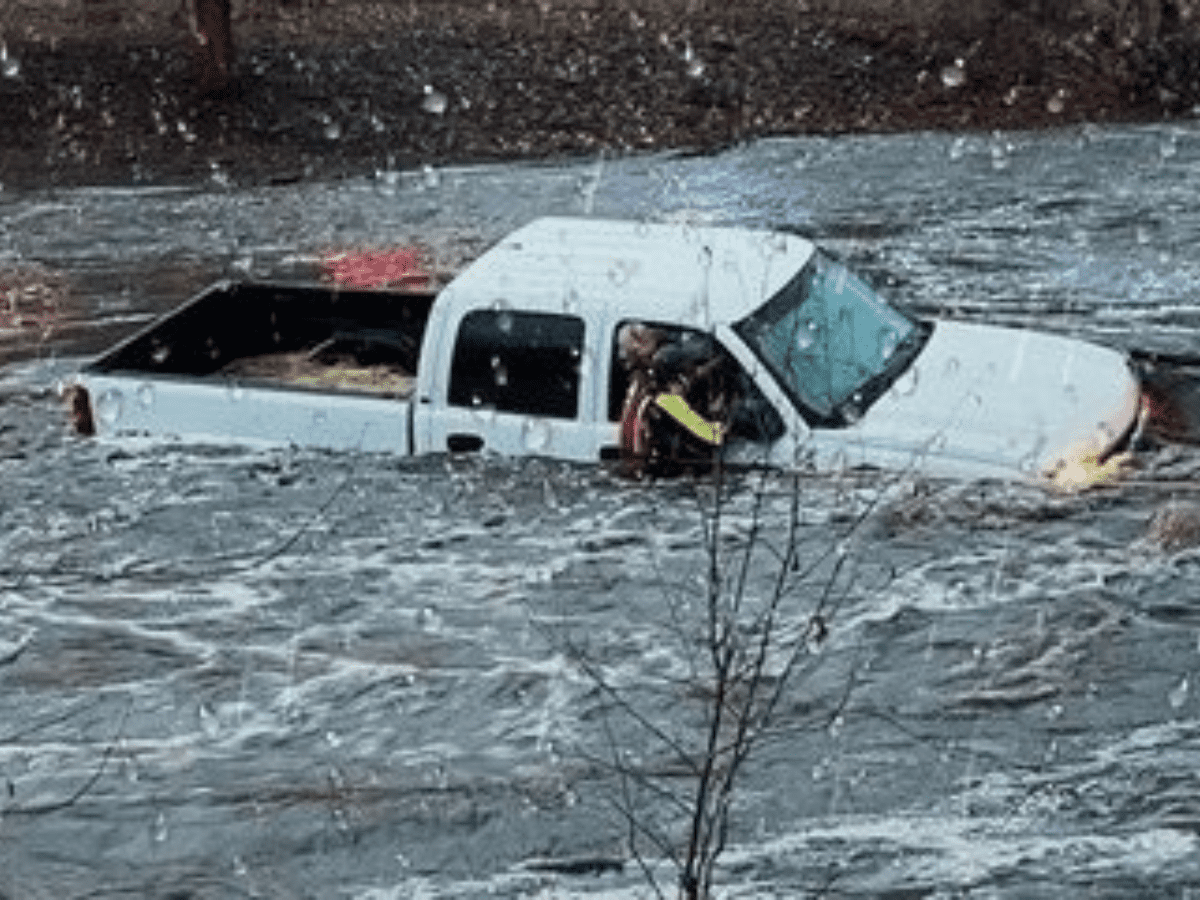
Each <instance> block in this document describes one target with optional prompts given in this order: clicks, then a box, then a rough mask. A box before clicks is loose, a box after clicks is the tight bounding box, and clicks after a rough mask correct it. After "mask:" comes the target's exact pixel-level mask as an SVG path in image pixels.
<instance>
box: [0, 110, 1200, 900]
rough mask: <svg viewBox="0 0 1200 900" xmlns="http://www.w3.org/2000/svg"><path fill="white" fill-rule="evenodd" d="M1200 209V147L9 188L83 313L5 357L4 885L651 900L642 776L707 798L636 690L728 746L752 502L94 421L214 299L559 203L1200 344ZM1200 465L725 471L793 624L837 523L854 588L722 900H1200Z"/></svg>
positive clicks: (918, 148) (660, 868) (870, 153)
mask: <svg viewBox="0 0 1200 900" xmlns="http://www.w3.org/2000/svg"><path fill="white" fill-rule="evenodd" d="M1197 196H1200V127H1194V126H1191V125H1187V124H1183V125H1180V124H1172V125H1161V126H1137V127H1105V128H1083V129H1072V130H1065V131H1059V132H1043V133H1037V134H995V135H982V134H973V135H933V134H916V135H893V136H882V137H859V138H836V139H820V138H812V139H787V140H770V141H763V142H760V143H756V144H753V145H749V146H745V147H738V148H733V149H730V150H728V151H726V152H724V153H722V154H719V155H716V156H706V157H671V156H648V157H635V158H624V159H609V160H604V159H597V160H587V161H582V162H569V163H550V164H544V165H538V166H522V167H516V168H510V167H504V166H483V167H473V168H455V169H444V170H434V169H428V170H423V171H418V172H392V171H381V172H378V173H376V175H375V176H374V177H371V178H363V179H356V180H347V181H340V182H336V183H295V184H287V185H277V186H270V187H239V186H238V185H236V184H233V183H231V181H230V180H229V178H228V177H226V176H225V175H224V174H223V173H222V172H221V171H220V170H219V169H216V168H214V170H213V177H212V179H211V180H210V181H209V182H208V183H205V184H202V185H186V186H178V187H161V186H160V187H142V186H134V187H130V188H127V189H116V188H103V189H99V188H97V189H86V188H83V189H58V190H45V191H30V192H16V191H13V190H6V191H0V268H3V267H5V266H8V267H13V266H17V265H28V264H30V263H37V264H39V265H40V266H42V267H44V268H45V269H46V270H48V271H54V272H58V273H62V274H63V276H64V277H65V278H66V279H68V280H69V282H70V284H71V286H72V293H71V295H70V300H69V301H68V303H67V305H66V306H65V307H64V316H63V317H62V319H61V321H59V322H58V323H57V324H56V325H55V327H54V329H52V330H50V331H47V332H40V333H37V334H34V335H32V336H31V335H30V334H29V333H28V330H27V329H25V330H23V329H20V328H9V329H8V330H7V331H0V341H3V344H2V347H3V349H4V350H5V352H6V353H7V356H6V357H5V358H6V359H8V360H10V362H9V363H8V364H7V365H6V366H5V367H4V368H2V369H0V686H2V689H0V896H2V897H12V898H22V900H23V898H27V897H30V898H32V897H48V896H54V897H58V898H66V897H85V896H86V897H93V898H94V897H158V898H168V897H169V898H185V897H187V898H193V897H194V898H225V897H270V898H292V897H296V898H299V897H320V898H326V897H329V898H334V897H337V898H342V897H345V898H355V900H393V898H397V900H398V898H406V897H426V898H431V897H447V898H448V897H455V898H458V897H483V896H498V897H513V898H515V897H544V898H550V897H614V898H616V897H621V898H624V897H630V898H632V897H642V896H652V894H651V893H650V890H649V888H648V887H647V886H646V881H645V878H644V875H643V873H642V872H641V871H640V870H639V868H638V866H637V865H636V864H635V863H634V861H633V860H632V859H631V855H630V833H631V832H630V828H629V826H628V822H627V821H626V818H625V817H624V816H623V815H622V813H621V808H622V806H623V804H624V800H625V799H626V798H627V797H628V794H627V793H625V790H626V789H627V788H628V785H629V779H625V780H624V781H623V780H622V779H621V778H619V777H615V776H614V775H613V772H612V769H613V767H612V766H611V765H610V763H611V762H612V761H613V760H619V761H621V767H622V768H624V769H625V770H626V771H627V773H634V774H636V775H642V776H644V777H645V778H646V779H647V781H646V782H642V783H643V784H649V783H653V784H654V785H659V786H662V788H663V790H667V789H676V788H680V787H686V784H687V777H686V773H683V772H682V771H681V766H680V765H679V760H678V759H677V758H675V756H673V755H672V754H671V753H667V752H665V751H664V749H663V747H662V746H661V745H660V744H658V743H656V742H655V741H654V740H653V739H652V734H651V733H650V731H649V730H648V729H647V728H645V727H640V726H638V725H637V723H636V722H632V721H630V719H629V717H628V716H621V715H619V713H620V710H616V711H614V709H613V703H612V696H611V694H610V693H609V692H606V691H605V690H603V689H602V688H601V686H600V680H603V683H604V684H606V685H608V686H610V687H612V688H613V689H614V691H617V692H619V693H620V695H621V696H622V697H624V698H627V699H628V702H629V703H630V704H631V705H633V706H635V707H636V709H637V710H639V711H640V712H641V713H642V714H643V715H644V717H645V721H646V722H649V723H652V724H653V725H654V727H655V728H657V729H662V730H663V731H665V732H667V733H670V734H671V735H673V736H674V737H675V739H676V740H677V741H678V742H679V743H681V744H682V745H684V746H692V745H694V744H695V742H697V741H699V740H700V716H701V713H702V709H703V704H704V701H705V696H706V695H705V693H704V691H703V690H699V689H697V688H696V686H694V685H692V686H690V687H687V686H686V682H687V676H688V674H689V673H690V672H691V671H693V670H694V668H695V667H696V666H697V665H699V664H700V663H701V662H702V661H703V653H702V650H699V649H697V645H696V644H695V643H693V642H692V637H693V636H694V634H695V632H696V628H695V626H696V623H698V622H699V621H701V612H702V607H703V601H704V590H705V579H704V572H705V571H706V566H707V552H706V547H707V544H706V532H705V525H704V523H705V521H706V520H705V519H704V516H703V513H702V510H704V509H708V508H710V507H709V506H706V504H708V503H710V501H711V496H712V485H711V484H709V483H700V484H695V483H693V482H690V481H680V482H670V483H658V484H645V483H638V484H632V483H629V482H626V481H623V480H621V479H620V478H618V477H616V476H615V475H613V474H612V473H610V472H607V471H605V470H603V469H600V468H595V467H586V466H571V465H565V464H562V463H558V462H553V461H547V460H542V459H523V460H505V459H498V458H482V459H476V458H470V457H463V458H445V457H437V458H429V459H421V460H412V459H403V458H396V457H390V456H387V455H356V454H329V453H321V452H315V451H305V450H296V449H279V450H271V451H250V450H244V449H239V448H236V447H212V446H196V445H180V444H173V443H152V442H144V443H132V442H126V443H120V444H112V443H101V442H96V441H91V440H87V439H82V438H78V437H75V436H73V435H71V434H70V433H69V432H68V430H67V428H66V423H65V417H64V414H63V410H62V408H61V403H60V401H59V399H58V396H57V390H56V386H57V385H58V384H59V380H60V379H61V378H63V377H65V376H66V375H68V374H69V372H70V371H71V370H72V368H73V367H74V366H76V365H78V362H79V360H80V359H81V358H82V355H83V354H86V353H89V352H93V351H95V350H98V349H100V347H102V346H104V344H105V343H107V341H109V340H111V339H112V338H113V337H114V336H115V335H117V334H120V333H123V332H128V331H129V330H130V329H131V328H134V327H137V325H138V324H140V323H142V322H145V321H146V320H148V319H149V318H150V317H152V316H154V315H156V314H157V313H160V312H162V311H164V310H166V309H169V308H170V307H171V306H173V305H174V304H175V303H177V302H179V301H180V300H182V299H184V297H186V296H187V295H188V294H189V293H190V292H192V291H194V290H196V289H199V288H200V287H201V286H203V285H204V284H205V283H206V282H207V281H208V280H210V279H212V278H215V277H219V276H230V277H246V276H253V277H290V276H292V275H295V274H296V273H297V271H301V272H303V271H305V267H306V266H308V265H309V263H310V261H311V259H312V258H313V256H314V255H315V254H317V253H319V252H320V251H321V250H322V249H325V248H329V247H346V246H379V245H394V244H397V243H407V242H410V241H419V242H420V243H422V244H424V245H425V246H427V247H429V248H431V250H432V251H433V252H434V253H435V255H436V257H437V260H438V264H439V266H440V267H443V268H446V269H450V270H452V269H454V268H457V267H458V266H460V265H461V264H462V262H463V260H465V259H467V258H469V257H470V256H471V255H472V254H473V253H476V252H478V250H479V249H481V248H482V247H484V246H486V245H487V244H488V243H489V242H491V241H493V240H495V239H496V238H498V237H500V236H501V235H502V234H504V233H505V232H507V231H508V230H510V229H511V228H513V227H516V226H517V225H520V224H523V223H524V222H526V221H528V220H529V219H531V218H533V217H535V216H537V215H542V214H551V213H557V214H594V215H604V216H619V217H632V218H644V219H651V220H673V221H685V222H715V223H733V224H742V225H755V226H764V225H765V226H778V227H787V228H792V229H796V230H799V231H801V232H803V233H805V234H809V235H811V236H814V237H816V238H817V239H818V240H820V241H821V242H822V243H823V244H825V245H827V246H829V247H831V248H832V249H834V250H835V251H837V252H839V253H840V254H842V255H843V256H845V257H846V258H847V259H848V260H850V261H851V262H852V263H853V264H854V265H855V266H856V267H857V268H859V269H860V270H862V271H864V272H865V273H867V274H868V275H869V276H870V277H871V278H872V279H873V280H874V282H875V283H876V284H877V285H879V286H880V287H881V289H883V290H884V292H885V293H887V294H888V295H889V296H891V297H892V298H894V299H895V300H896V301H898V302H901V303H905V304H907V305H909V306H910V307H911V308H913V309H915V310H916V311H917V312H919V313H921V314H923V315H930V316H932V315H940V316H952V317H958V318H963V319H970V320H974V321H984V322H992V323H997V324H1009V325H1019V326H1023V327H1036V328H1040V329H1044V330H1050V331H1055V332H1058V333H1063V334H1069V335H1074V336H1077V337H1081V338H1085V339H1089V340H1093V341H1097V342H1100V343H1105V344H1108V345H1111V346H1115V347H1119V348H1131V347H1141V348H1148V349H1158V350H1171V351H1178V352H1194V351H1195V350H1196V349H1197V340H1196V338H1197V334H1198V329H1197V326H1198V325H1200V322H1198V321H1197V310H1200V306H1197V305H1196V303H1195V300H1194V297H1193V294H1194V291H1195V289H1196V287H1197V286H1198V285H1200V271H1198V268H1197V267H1198V266H1200V262H1198V261H1197V260H1196V259H1195V258H1194V253H1193V252H1192V250H1193V248H1194V246H1195V244H1196V237H1197V230H1198V229H1200V203H1197V202H1196V199H1195V198H1196V197H1197ZM1198 474H1200V454H1198V453H1197V452H1196V451H1194V450H1190V449H1184V448H1167V449H1164V450H1161V451H1159V452H1157V453H1156V454H1153V455H1152V456H1151V457H1150V458H1148V459H1147V460H1146V461H1145V464H1144V468H1143V470H1141V471H1140V472H1138V473H1137V474H1136V475H1135V477H1134V478H1133V479H1132V480H1131V481H1130V482H1129V483H1126V484H1124V485H1122V486H1118V487H1111V488H1104V489H1101V490H1098V491H1095V492H1091V493H1085V494H1081V495H1077V496H1053V495H1050V494H1047V493H1045V492H1043V491H1041V490H1040V489H1038V488H1036V487H1032V486H1026V485H1014V484H1000V483H967V482H933V481H928V480H925V479H922V478H920V477H919V473H918V475H917V476H912V475H909V476H906V477H904V478H896V477H891V476H879V477H874V478H868V477H865V476H856V477H855V478H853V479H849V478H845V477H842V478H827V479H817V478H806V479H803V480H802V481H801V482H799V483H798V484H793V483H791V482H790V481H788V480H787V479H785V478H782V477H770V478H767V479H766V480H765V481H759V480H757V479H756V478H750V477H746V478H742V479H740V480H735V481H733V482H731V483H729V484H726V485H725V487H724V489H723V498H724V501H723V502H724V516H723V519H722V529H721V538H720V547H721V553H722V554H723V557H722V558H724V559H728V560H736V558H737V554H739V553H741V552H743V551H744V550H745V549H746V548H747V546H749V545H754V547H755V549H756V556H755V559H756V560H757V562H756V563H755V564H754V565H753V566H752V567H751V577H750V578H749V580H748V582H747V584H748V585H749V588H748V590H749V591H750V594H752V595H754V593H755V592H757V591H762V590H769V588H768V587H766V586H767V585H769V580H768V579H769V577H770V574H771V572H772V571H773V570H772V565H773V558H772V557H771V554H770V552H769V551H770V550H771V549H772V548H778V547H779V546H780V542H781V541H782V540H783V537H782V536H783V535H785V534H786V533H787V526H788V522H789V516H790V510H791V509H792V505H791V498H792V496H793V494H794V493H795V492H799V498H800V501H801V502H800V504H799V521H798V531H797V544H798V547H799V548H800V552H801V555H802V556H803V558H804V559H806V560H808V559H812V560H818V561H819V560H825V561H826V562H827V563H828V565H836V566H837V567H838V572H839V580H838V581H837V582H836V583H835V589H834V591H833V597H834V601H832V602H831V603H830V605H829V606H828V607H827V608H826V609H825V610H824V612H823V624H824V625H825V628H826V630H827V635H826V636H825V637H824V640H822V641H812V642H810V644H808V645H805V646H804V647H803V648H802V653H801V662H802V665H801V666H800V668H799V670H798V672H797V676H796V677H795V678H794V679H793V681H792V682H791V683H790V686H789V688H788V690H787V692H786V693H785V695H784V696H783V698H782V701H781V703H780V705H779V707H778V708H777V710H776V715H775V718H774V721H773V726H774V727H773V729H772V730H771V731H770V732H769V733H768V734H767V735H766V736H765V737H764V740H763V741H762V743H761V744H759V745H758V747H757V752H756V753H755V755H754V756H753V757H752V758H751V762H750V764H749V766H748V768H747V770H746V771H745V774H744V778H743V780H742V781H741V782H740V786H739V790H738V791H737V793H736V795H735V799H734V806H733V810H732V830H731V833H730V835H729V847H728V850H727V852H726V853H725V854H724V856H723V857H722V860H721V865H720V868H719V870H718V883H719V885H720V893H721V895H722V896H727V897H772V896H778V897H795V896H838V897H897V898H898V897H945V898H949V897H979V898H983V897H986V898H1017V897H1020V898H1031V897H1055V898H1058V897H1112V898H1117V897H1121V898H1128V897H1154V898H1161V897H1173V898H1187V897H1193V898H1195V897H1200V836H1198V829H1200V700H1198V698H1197V687H1198V686H1200V685H1198V684H1197V679H1198V678H1200V549H1198V548H1200V501H1197V500H1196V485H1197V484H1200V481H1197V480H1196V479H1197V475H1198ZM759 501H761V502H759ZM756 509H757V510H758V512H757V513H756V512H755V510H756ZM830 560H832V561H833V562H829V561H830ZM817 571H818V574H817V575H816V576H815V581H814V582H813V583H812V584H809V585H807V586H804V587H802V588H801V589H798V590H797V591H796V592H795V594H794V596H791V597H790V598H789V600H788V602H787V604H785V607H784V613H785V618H788V617H790V618H788V621H789V622H790V623H791V625H788V626H787V627H785V631H784V634H795V633H796V629H797V628H800V627H803V625H804V624H805V623H808V622H811V616H812V614H813V612H814V609H815V608H816V607H815V605H816V604H817V603H818V602H819V594H820V590H821V586H822V585H824V584H827V583H828V582H827V581H826V580H824V579H825V577H826V576H825V575H822V574H820V573H821V572H824V573H826V575H827V574H828V571H829V570H828V567H826V568H825V569H822V568H821V566H820V565H817ZM813 584H815V585H816V587H814V586H813ZM1193 591H1195V592H1196V593H1193ZM788 628H791V630H790V631H789V630H788ZM584 662H586V663H587V664H586V665H584V664H582V663H584ZM655 797H657V798H658V799H657V800H656V799H654V798H655ZM640 800H643V801H645V802H644V803H639V805H638V806H637V810H636V812H637V818H638V820H639V822H641V823H643V824H644V825H645V826H646V828H647V830H655V831H660V832H661V833H662V834H664V835H667V836H668V837H669V838H671V839H674V838H676V837H678V835H679V834H680V832H679V831H678V829H677V825H678V818H677V816H675V813H674V809H673V807H672V806H671V805H670V802H669V801H668V800H666V799H665V797H664V796H663V795H650V794H646V793H644V792H643V793H642V794H641V795H640ZM643 847H644V845H643ZM644 849H646V848H645V847H644ZM646 852H647V853H648V854H649V855H648V857H647V860H646V863H647V865H648V866H649V868H650V870H651V871H652V872H654V873H656V874H657V875H658V876H659V877H660V879H661V881H662V884H663V885H665V890H666V892H667V894H668V895H669V894H671V893H672V892H673V886H672V884H671V878H672V875H671V871H672V870H671V867H670V864H669V862H667V861H666V860H665V859H662V858H661V856H659V855H656V854H655V853H653V852H651V851H650V850H649V849H646Z"/></svg>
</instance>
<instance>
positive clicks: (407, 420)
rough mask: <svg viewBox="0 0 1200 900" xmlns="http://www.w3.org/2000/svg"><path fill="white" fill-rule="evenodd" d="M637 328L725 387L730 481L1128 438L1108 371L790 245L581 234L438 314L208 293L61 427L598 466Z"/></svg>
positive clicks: (1004, 457)
mask: <svg viewBox="0 0 1200 900" xmlns="http://www.w3.org/2000/svg"><path fill="white" fill-rule="evenodd" d="M629 323H642V324H646V325H650V326H654V327H656V328H658V329H659V333H662V334H666V335H668V336H669V338H670V339H671V340H673V341H678V342H682V343H685V344H686V343H687V342H689V341H693V342H707V344H705V346H706V347H707V348H708V349H709V350H710V351H711V352H716V353H720V354H723V355H724V356H726V357H727V360H726V361H727V362H728V363H729V365H731V366H734V367H735V368H736V370H737V372H738V376H739V378H740V379H741V385H742V388H741V392H740V396H741V400H740V403H741V407H742V408H741V411H740V413H739V414H738V415H736V416H735V417H734V421H732V422H731V423H728V426H727V439H726V440H725V442H724V453H725V454H726V456H727V458H729V459H730V460H731V461H734V462H752V461H758V462H762V463H766V464H769V465H772V466H779V467H783V468H792V467H797V466H802V467H813V466H815V467H816V468H817V469H826V468H841V467H847V466H861V465H866V466H876V467H883V468H892V469H895V468H909V467H915V468H918V469H920V470H922V471H925V472H928V473H930V474H934V475H952V476H967V477H976V476H984V477H989V476H999V477H1003V478H1014V477H1015V478H1029V477H1035V478H1036V477H1042V476H1045V475H1047V474H1052V473H1053V472H1054V471H1055V470H1056V468H1061V467H1062V466H1063V465H1064V459H1066V460H1067V464H1069V463H1070V461H1071V460H1077V459H1078V458H1085V459H1087V460H1090V461H1091V463H1092V464H1095V465H1103V462H1104V460H1105V459H1106V458H1107V457H1109V456H1111V455H1112V454H1114V453H1116V452H1118V451H1119V450H1120V449H1122V448H1123V446H1124V445H1125V443H1127V442H1128V440H1129V436H1130V434H1131V433H1132V432H1133V430H1134V428H1135V425H1136V423H1137V421H1138V417H1139V407H1140V393H1139V386H1138V381H1137V379H1136V378H1135V377H1134V375H1133V373H1132V372H1131V369H1130V366H1129V364H1128V362H1127V360H1126V359H1125V357H1124V356H1123V355H1122V354H1121V353H1118V352H1116V351H1114V350H1111V349H1107V348H1103V347H1099V346H1095V345H1092V344H1089V343H1085V342H1081V341H1076V340H1071V339H1068V338H1063V337H1057V336H1051V335H1046V334H1040V333H1037V332H1033V331H1024V330H1011V329H1005V328H997V327H990V326H983V325H968V324H963V323H959V322H952V321H934V322H930V321H922V320H919V319H917V318H915V317H913V316H910V315H909V314H907V313H905V312H904V311H902V310H899V309H897V308H895V307H892V306H890V305H889V304H888V303H887V302H886V301H884V300H883V299H882V298H881V297H880V296H879V295H878V294H876V293H875V292H874V291H873V290H872V289H871V288H870V287H868V286H867V285H866V284H865V283H864V282H863V281H861V280H860V279H859V278H857V277H856V276H854V275H853V274H852V273H851V272H849V271H848V270H847V269H846V268H845V267H844V266H843V265H841V264H840V263H838V262H837V261H835V260H834V259H832V258H830V257H829V256H828V255H826V254H825V253H824V252H822V251H821V250H819V249H818V248H816V247H815V246H814V245H813V244H812V243H810V242H809V241H807V240H804V239H802V238H799V237H796V236H794V235H790V234H781V233H775V232H767V231H752V230H745V229H734V228H715V227H713V228H709V227H691V226H686V225H651V224H644V223H636V222H622V221H605V220H597V219H572V218H544V219H539V220H537V221H535V222H532V223H531V224H529V225H527V226H525V227H523V228H521V229H519V230H518V231H516V232H514V233H513V234H510V235H509V236H508V237H506V238H504V239H503V240H501V241H500V242H499V243H498V244H496V245H495V246H493V247H492V248H491V249H489V250H488V251H487V252H485V253H484V254H483V255H481V256H480V257H479V258H478V259H477V260H475V261H474V262H473V263H472V264H471V265H469V266H468V267H467V268H466V269H465V270H464V271H463V272H462V273H461V274H459V275H458V276H457V277H455V278H454V279H453V280H452V281H451V282H450V283H449V284H448V285H447V286H446V287H445V288H444V289H443V290H441V291H440V292H439V293H437V294H436V295H434V294H431V293H409V292H401V291H386V290H385V291H375V290H346V289H339V288H337V287H334V286H330V285H323V284H322V285H317V284H312V285H285V284H243V283H231V282H223V283H219V284H217V285H214V286H213V287H211V288H209V289H208V290H206V291H204V292H202V293H201V294H199V295H198V296H196V297H194V298H193V299H191V300H190V301H188V302H187V303H185V304H184V305H182V306H181V307H179V308H178V309H177V310H175V311H174V312H172V313H170V314H169V315H167V316H165V317H163V318H162V319H160V320H158V321H156V322H155V323H153V324H152V325H150V326H149V327H147V328H146V329H144V330H143V331H141V332H140V333H138V334H135V335H133V336H132V337H130V338H129V339H127V340H125V341H123V342H122V343H120V344H119V345H117V346H116V347H114V348H113V349H111V350H110V351H108V352H106V353H104V354H103V355H101V356H100V357H99V358H97V359H96V360H94V361H93V362H91V363H90V364H88V365H87V366H85V367H84V368H83V370H82V371H81V372H80V374H79V376H78V384H79V388H80V390H79V391H78V393H77V396H78V397H79V398H82V399H80V400H77V406H78V407H79V408H77V410H76V411H77V414H80V415H82V416H83V417H84V418H85V419H86V418H88V417H89V416H90V419H91V423H90V424H92V425H93V426H94V429H95V431H96V433H97V434H98V435H100V436H102V437H105V436H116V435H123V434H137V435H147V434H148V435H155V436H160V437H167V438H179V439H184V440H199V441H218V442H223V443H229V442H236V443H246V444H259V443H269V444H281V443H282V444H294V445H298V446H311V447H324V448H331V449H354V450H365V451H386V452H391V453H397V454H424V453H439V452H447V451H449V452H463V451H473V450H483V451H492V452H496V453H500V454H521V455H530V454H532V455H541V456H547V457H556V458H560V459H566V460H576V461H596V460H599V459H604V458H611V457H614V456H616V455H617V454H618V441H619V432H620V420H621V415H622V403H623V399H624V396H625V390H626V384H627V379H628V373H627V372H626V369H625V366H624V365H622V362H621V358H620V354H619V352H618V340H617V335H618V333H619V331H620V329H621V328H622V326H623V325H626V324H629ZM697 346H699V343H697Z"/></svg>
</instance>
